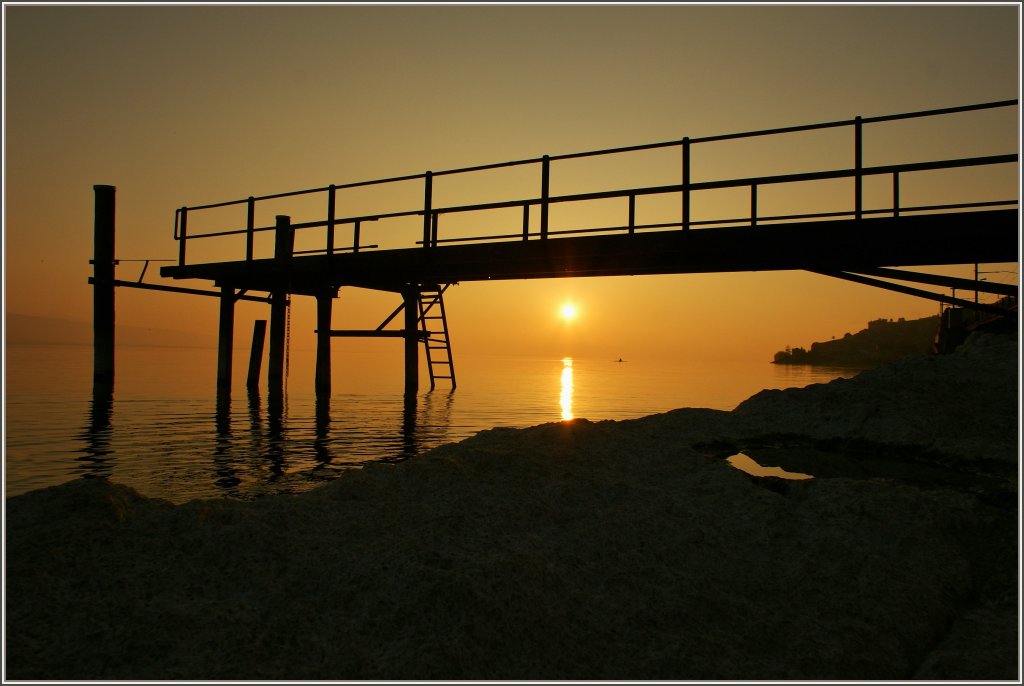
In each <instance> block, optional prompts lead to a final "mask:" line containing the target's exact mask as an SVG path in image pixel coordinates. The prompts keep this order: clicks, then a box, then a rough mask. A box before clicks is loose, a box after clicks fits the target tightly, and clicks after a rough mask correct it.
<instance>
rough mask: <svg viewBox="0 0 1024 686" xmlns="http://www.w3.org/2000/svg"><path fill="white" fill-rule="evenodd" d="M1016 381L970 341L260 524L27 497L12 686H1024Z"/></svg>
mask: <svg viewBox="0 0 1024 686" xmlns="http://www.w3.org/2000/svg"><path fill="white" fill-rule="evenodd" d="M1018 360H1019V351H1018V343H1017V339H1016V338H1015V337H1012V338H1011V337H996V336H975V337H973V338H972V339H971V340H970V341H969V342H968V343H967V344H965V345H964V346H963V347H962V348H960V349H959V350H958V351H957V352H955V353H953V354H951V355H946V356H934V357H911V358H905V359H903V360H899V361H897V362H895V363H892V364H890V365H886V366H884V367H879V368H876V369H873V370H869V371H865V372H862V373H861V374H859V375H858V376H856V377H854V378H852V379H847V380H837V381H834V382H832V383H829V384H819V385H814V386H810V387H807V388H804V389H789V390H785V391H763V392H761V393H759V394H757V395H755V396H754V397H752V398H750V399H749V400H747V401H745V402H744V403H742V404H741V405H740V406H739V407H737V408H736V409H735V410H734V411H732V412H721V411H716V410H706V409H680V410H675V411H672V412H668V413H665V414H661V415H654V416H651V417H646V418H643V419H637V420H630V421H619V422H612V421H603V422H591V421H587V420H585V419H578V420H575V421H572V422H564V423H554V424H546V425H542V426H537V427H532V428H529V429H493V430H489V431H483V432H480V433H479V434H478V435H476V436H475V437H473V438H470V439H468V440H465V441H462V442H460V443H457V444H451V445H447V446H443V447H441V448H438V449H435V450H433V451H430V452H429V453H426V454H425V455H422V456H420V457H417V458H416V459H412V460H408V461H406V462H403V463H399V464H371V465H369V466H367V467H365V468H363V469H361V470H356V471H352V472H350V473H347V474H344V475H343V476H342V477H340V478H338V479H337V480H335V481H333V482H331V483H329V484H326V485H325V486H323V487H321V488H318V489H316V490H314V491H311V492H309V493H305V494H301V495H295V496H274V497H269V498H263V499H259V500H256V501H253V502H240V501H229V500H207V501H193V502H189V503H185V504H183V505H178V506H175V505H171V504H169V503H167V502H164V501H160V500H154V499H149V498H145V497H142V496H140V495H139V494H137V493H136V492H134V491H133V490H131V489H129V488H127V487H125V486H122V485H119V484H117V483H114V482H110V481H107V480H103V479H80V480H76V481H71V482H68V483H66V484H63V485H61V486H57V487H54V488H47V489H42V490H38V491H33V492H31V493H27V494H24V495H19V496H16V497H12V498H8V499H6V524H5V526H6V537H7V539H6V542H7V548H6V552H7V558H6V613H7V615H6V618H7V622H6V627H5V629H6V631H5V642H6V675H5V676H6V678H8V679H15V680H22V679H25V680H29V679H31V680H58V679H60V680H94V679H103V680H118V679H130V680H140V679H159V680H165V679H166V680H171V679H191V680H215V679H232V680H258V679H274V680H318V679H326V680H363V679H366V680H405V679H412V680H419V679H424V680H426V679H430V680H468V679H473V680H483V679H487V680H560V679H570V680H603V679H614V680H619V679H621V680H641V679H644V680H646V679H658V680H705V679H707V680H787V679H803V680H821V679H844V680H865V679H879V680H896V679H924V680H940V679H951V680H980V679H1008V680H1015V679H1018V678H1019V677H1020V675H1019V673H1018V651H1019V637H1018V629H1017V627H1018V559H1019V556H1018V549H1017V541H1018V536H1017V532H1018V513H1019V508H1018V504H1019V493H1018V458H1019V421H1018V416H1019V415H1018V411H1019V370H1018ZM741 451H742V452H744V453H745V454H747V455H749V456H750V457H752V458H753V459H755V460H757V461H758V462H760V463H761V464H771V465H781V466H783V467H784V468H786V469H790V470H791V471H799V472H805V473H809V474H811V475H813V476H814V477H815V478H813V479H808V480H802V481H789V480H783V479H779V478H758V477H754V476H751V475H748V474H746V473H744V472H741V471H739V470H737V469H735V468H733V467H732V466H730V465H729V464H728V463H727V462H726V461H725V458H726V457H728V456H730V455H733V454H736V453H738V452H741Z"/></svg>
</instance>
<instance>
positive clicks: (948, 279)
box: [850, 267, 1017, 295]
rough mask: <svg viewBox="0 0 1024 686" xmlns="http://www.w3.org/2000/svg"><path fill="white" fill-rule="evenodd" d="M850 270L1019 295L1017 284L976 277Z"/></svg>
mask: <svg viewBox="0 0 1024 686" xmlns="http://www.w3.org/2000/svg"><path fill="white" fill-rule="evenodd" d="M850 272H851V273H854V274H867V275H868V276H879V277H882V278H883V279H900V280H901V281H913V282H915V283H927V284H931V285H933V286H945V287H946V288H956V289H958V290H962V291H981V292H982V293H995V294H997V295H1017V285H1016V284H1012V283H995V282H993V281H975V280H974V279H962V278H958V277H955V276H943V275H941V274H924V273H922V272H911V271H906V270H903V269H888V268H886V267H868V268H860V269H852V270H850Z"/></svg>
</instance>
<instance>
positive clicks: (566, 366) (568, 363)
mask: <svg viewBox="0 0 1024 686" xmlns="http://www.w3.org/2000/svg"><path fill="white" fill-rule="evenodd" d="M559 403H560V404H561V406H562V419H563V420H568V419H572V418H573V414H572V358H571V357H565V358H562V394H561V396H560V397H559Z"/></svg>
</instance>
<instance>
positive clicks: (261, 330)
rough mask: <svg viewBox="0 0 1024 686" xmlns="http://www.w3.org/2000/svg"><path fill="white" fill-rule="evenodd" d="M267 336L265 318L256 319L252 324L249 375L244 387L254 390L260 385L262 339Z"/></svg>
mask: <svg viewBox="0 0 1024 686" xmlns="http://www.w3.org/2000/svg"><path fill="white" fill-rule="evenodd" d="M266 337H267V320H266V319H257V320H256V321H255V322H253V326H252V350H251V351H250V352H249V375H248V376H247V377H246V379H245V387H246V388H248V389H249V390H250V391H255V390H257V389H259V387H260V366H261V365H262V364H263V341H264V340H265V339H266Z"/></svg>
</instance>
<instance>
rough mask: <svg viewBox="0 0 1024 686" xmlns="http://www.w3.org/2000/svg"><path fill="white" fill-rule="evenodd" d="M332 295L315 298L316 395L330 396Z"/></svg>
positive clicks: (326, 294) (321, 295) (326, 293)
mask: <svg viewBox="0 0 1024 686" xmlns="http://www.w3.org/2000/svg"><path fill="white" fill-rule="evenodd" d="M333 302H334V293H333V292H331V291H326V292H324V293H320V294H319V295H317V296H316V394H317V395H330V394H331V305H332V304H333Z"/></svg>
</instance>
